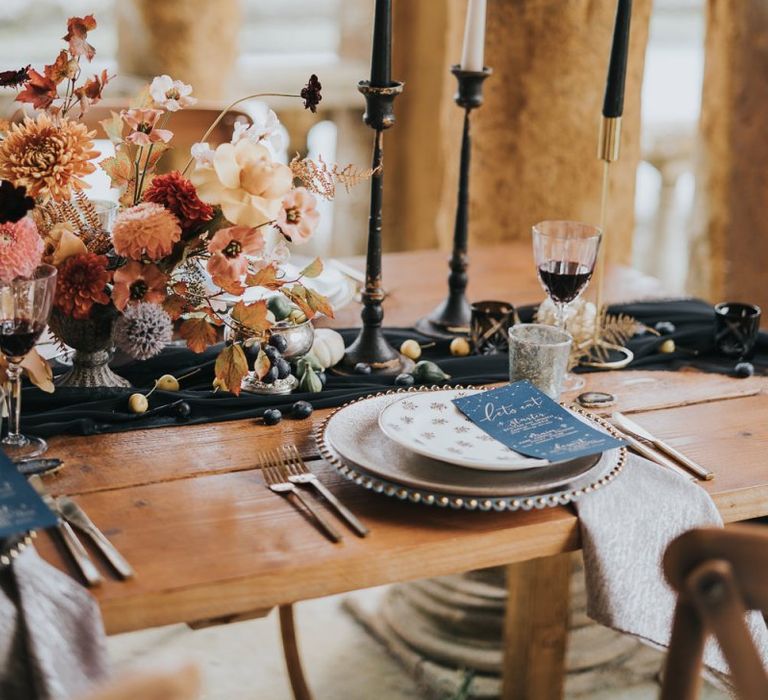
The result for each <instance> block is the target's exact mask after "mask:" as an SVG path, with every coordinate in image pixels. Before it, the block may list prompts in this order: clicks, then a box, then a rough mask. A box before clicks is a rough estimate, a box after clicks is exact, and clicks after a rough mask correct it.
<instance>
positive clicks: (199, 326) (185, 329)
mask: <svg viewBox="0 0 768 700" xmlns="http://www.w3.org/2000/svg"><path fill="white" fill-rule="evenodd" d="M179 335H180V336H181V337H182V338H184V340H186V341H187V347H188V348H189V349H190V350H192V352H198V353H199V352H203V351H204V350H205V349H206V348H208V347H210V346H211V345H213V344H214V343H215V342H216V329H215V328H214V327H213V326H212V325H211V324H210V323H208V320H207V319H205V318H190V319H187V320H186V321H184V323H182V324H181V326H179Z"/></svg>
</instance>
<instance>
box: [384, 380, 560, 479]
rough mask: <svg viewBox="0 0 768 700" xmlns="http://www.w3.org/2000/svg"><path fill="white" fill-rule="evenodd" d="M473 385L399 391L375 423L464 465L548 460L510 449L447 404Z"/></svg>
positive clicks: (498, 466) (515, 465) (499, 466)
mask: <svg viewBox="0 0 768 700" xmlns="http://www.w3.org/2000/svg"><path fill="white" fill-rule="evenodd" d="M478 391H479V390H472V389H449V390H446V391H436V392H430V393H428V394H415V395H413V396H403V397H402V398H400V399H398V400H396V401H393V402H392V403H390V404H389V405H388V406H386V407H385V408H384V409H383V410H382V411H381V413H379V428H380V429H381V432H383V433H384V435H386V436H387V437H388V438H389V439H390V440H393V441H394V442H396V443H398V444H399V445H402V446H403V447H405V448H406V449H407V450H411V451H412V452H416V453H417V454H420V455H423V456H424V457H430V458H432V459H437V460H440V461H441V462H448V463H449V464H456V465H458V466H460V467H467V468H468V469H481V470H483V471H512V470H519V469H532V468H535V467H542V466H546V465H548V464H550V462H548V461H547V460H546V459H535V458H532V457H526V456H525V455H522V454H520V453H519V452H515V451H514V450H510V449H509V447H507V446H506V445H504V444H502V443H501V442H499V441H498V440H495V439H494V438H492V437H491V436H490V435H488V433H486V432H485V431H484V430H483V429H482V428H480V427H479V426H478V425H476V424H475V423H473V422H472V421H471V420H469V418H467V417H466V416H465V415H464V414H463V413H462V412H461V411H460V410H459V409H458V408H456V406H455V405H454V404H453V400H454V399H458V398H461V397H463V396H469V395H471V394H476V393H478Z"/></svg>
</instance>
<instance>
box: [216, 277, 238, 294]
mask: <svg viewBox="0 0 768 700" xmlns="http://www.w3.org/2000/svg"><path fill="white" fill-rule="evenodd" d="M212 280H213V283H214V284H215V285H216V286H217V287H221V289H223V290H224V291H225V292H227V293H228V294H232V295H233V296H236V297H239V296H241V295H242V293H243V292H244V291H245V287H243V285H242V284H240V283H239V282H236V281H232V280H229V279H224V278H222V277H219V276H218V275H213V277H212Z"/></svg>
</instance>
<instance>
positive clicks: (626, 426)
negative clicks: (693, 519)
mask: <svg viewBox="0 0 768 700" xmlns="http://www.w3.org/2000/svg"><path fill="white" fill-rule="evenodd" d="M611 418H612V419H613V422H614V423H615V424H616V425H618V426H619V427H620V428H621V429H622V430H624V431H625V432H627V433H630V434H632V435H634V436H635V437H636V438H638V439H640V440H644V441H645V442H649V443H650V444H651V445H653V446H654V447H655V448H656V449H657V450H659V451H660V452H663V453H664V454H665V455H667V456H668V457H671V458H672V459H674V460H676V461H677V462H679V463H680V464H682V465H683V466H684V467H685V468H686V469H689V470H690V471H691V472H693V473H694V474H695V475H696V476H697V477H698V478H699V479H703V480H704V481H710V480H711V479H714V478H715V474H714V472H711V471H709V469H705V468H704V467H702V466H701V465H700V464H697V463H696V462H694V461H693V460H692V459H690V458H688V457H686V456H685V455H684V454H683V453H682V452H679V451H678V450H676V449H675V448H674V447H672V445H668V444H667V443H666V442H663V441H662V440H659V439H658V438H657V437H655V436H654V435H652V434H651V433H649V432H648V431H647V430H646V429H645V428H643V426H641V425H638V424H637V423H635V421H633V420H630V419H629V418H627V417H626V416H625V415H624V414H623V413H619V412H618V411H617V412H616V413H614V414H613V415H612V416H611Z"/></svg>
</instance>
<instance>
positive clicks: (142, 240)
mask: <svg viewBox="0 0 768 700" xmlns="http://www.w3.org/2000/svg"><path fill="white" fill-rule="evenodd" d="M180 238H181V225H180V224H179V220H178V219H177V218H176V217H175V216H174V215H173V214H172V213H171V212H170V211H168V210H167V209H166V208H165V207H164V206H162V205H161V204H155V203H154V202H143V203H142V204H137V205H136V206H134V207H130V208H129V209H124V210H123V211H121V212H120V213H119V214H118V215H117V218H116V219H115V224H114V226H113V228H112V245H114V247H115V251H116V252H117V254H118V255H122V256H123V257H126V258H131V259H133V260H142V259H143V258H145V257H146V258H149V259H150V260H159V259H160V258H162V257H164V256H166V255H168V254H169V253H170V252H171V251H172V250H173V244H174V243H176V242H178V241H179V239H180Z"/></svg>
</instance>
